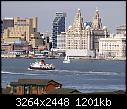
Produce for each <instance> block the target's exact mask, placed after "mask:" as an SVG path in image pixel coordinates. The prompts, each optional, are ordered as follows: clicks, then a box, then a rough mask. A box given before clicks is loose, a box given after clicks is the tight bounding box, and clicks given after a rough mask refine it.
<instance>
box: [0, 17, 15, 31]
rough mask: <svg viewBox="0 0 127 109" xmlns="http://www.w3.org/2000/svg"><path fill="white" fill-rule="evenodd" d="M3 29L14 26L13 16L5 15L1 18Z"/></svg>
mask: <svg viewBox="0 0 127 109" xmlns="http://www.w3.org/2000/svg"><path fill="white" fill-rule="evenodd" d="M2 22H3V30H4V29H7V28H8V27H14V18H8V17H5V18H4V19H3V20H2Z"/></svg>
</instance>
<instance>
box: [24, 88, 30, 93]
mask: <svg viewBox="0 0 127 109" xmlns="http://www.w3.org/2000/svg"><path fill="white" fill-rule="evenodd" d="M29 93H30V87H29V86H25V87H24V94H29Z"/></svg>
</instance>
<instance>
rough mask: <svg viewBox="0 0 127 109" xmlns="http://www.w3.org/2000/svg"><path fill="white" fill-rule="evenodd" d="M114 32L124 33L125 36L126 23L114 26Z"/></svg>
mask: <svg viewBox="0 0 127 109" xmlns="http://www.w3.org/2000/svg"><path fill="white" fill-rule="evenodd" d="M116 34H124V35H125V36H126V25H125V24H124V25H121V26H118V27H116Z"/></svg>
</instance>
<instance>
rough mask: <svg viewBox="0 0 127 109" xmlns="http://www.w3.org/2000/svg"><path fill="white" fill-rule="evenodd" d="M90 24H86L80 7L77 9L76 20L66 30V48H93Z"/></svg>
mask: <svg viewBox="0 0 127 109" xmlns="http://www.w3.org/2000/svg"><path fill="white" fill-rule="evenodd" d="M91 41H92V37H91V30H90V26H89V25H88V26H86V27H85V26H84V22H83V18H82V16H81V11H80V9H78V10H77V12H76V15H75V18H74V22H73V24H72V25H70V26H69V27H68V30H67V31H66V49H92V46H91V44H90V42H91Z"/></svg>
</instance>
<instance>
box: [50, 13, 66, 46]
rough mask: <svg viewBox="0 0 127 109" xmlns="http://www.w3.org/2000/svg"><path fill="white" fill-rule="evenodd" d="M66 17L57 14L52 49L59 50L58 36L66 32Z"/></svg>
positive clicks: (54, 22) (62, 14) (63, 14)
mask: <svg viewBox="0 0 127 109" xmlns="http://www.w3.org/2000/svg"><path fill="white" fill-rule="evenodd" d="M65 17H66V13H63V12H57V13H56V17H55V19H54V20H53V32H52V48H57V35H58V34H60V33H61V32H65Z"/></svg>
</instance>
